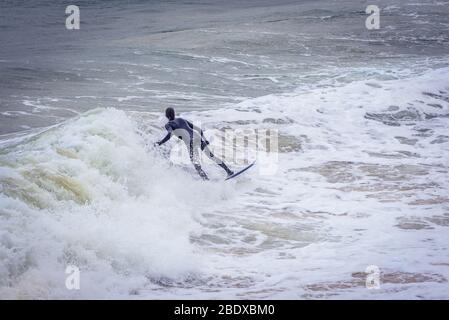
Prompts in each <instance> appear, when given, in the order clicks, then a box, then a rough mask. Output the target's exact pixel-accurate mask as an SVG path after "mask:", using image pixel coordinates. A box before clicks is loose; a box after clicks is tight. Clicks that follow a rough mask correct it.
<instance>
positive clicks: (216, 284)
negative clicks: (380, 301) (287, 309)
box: [0, 1, 449, 299]
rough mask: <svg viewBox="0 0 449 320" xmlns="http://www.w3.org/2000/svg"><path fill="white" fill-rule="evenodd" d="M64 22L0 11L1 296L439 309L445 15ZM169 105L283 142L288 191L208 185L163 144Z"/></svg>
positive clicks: (292, 7)
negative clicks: (404, 302) (371, 269)
mask: <svg viewBox="0 0 449 320" xmlns="http://www.w3.org/2000/svg"><path fill="white" fill-rule="evenodd" d="M67 4H68V3H66V2H65V1H60V2H58V3H57V4H54V3H52V2H50V1H36V2H32V4H31V3H28V2H25V1H24V2H17V1H14V2H9V1H3V2H2V3H1V4H0V8H1V10H0V17H1V19H0V21H1V22H0V36H1V38H2V42H3V43H7V44H8V45H6V46H1V47H0V72H1V74H2V77H1V79H0V113H1V114H0V124H1V125H0V134H2V140H1V142H0V143H1V144H0V147H1V149H0V221H1V223H0V257H1V259H0V297H1V298H108V297H124V298H137V299H141V298H191V299H193V298H215V299H216V298H245V299H248V298H262V299H264V298H289V299H297V298H374V299H377V298H413V299H414V298H447V297H448V295H447V292H448V289H449V285H448V278H449V271H448V266H449V255H448V246H447V244H448V243H449V241H448V240H449V239H448V238H449V233H448V230H447V228H448V226H449V198H448V191H449V186H448V181H449V179H448V177H449V175H448V170H449V169H448V160H447V159H448V149H449V145H448V142H449V126H448V117H449V82H448V80H449V76H448V74H449V57H448V56H447V52H448V49H449V41H448V40H449V39H448V35H449V32H448V29H449V23H448V20H447V17H448V16H449V15H448V14H449V9H448V8H449V3H448V2H444V1H428V2H420V3H415V2H412V1H396V2H391V1H388V2H387V1H381V2H379V4H378V5H379V7H380V8H381V29H380V30H378V31H368V30H366V29H365V27H364V23H365V21H364V20H365V18H366V14H365V12H364V10H365V6H366V5H365V4H363V3H358V2H355V1H339V2H338V3H335V2H331V1H285V2H279V3H276V5H274V4H270V3H269V2H268V1H266V2H264V1H259V2H257V3H252V4H251V5H249V4H248V5H244V4H241V3H239V2H229V3H227V4H226V5H224V4H219V3H215V2H210V1H198V2H188V3H187V2H181V1H180V2H178V1H173V2H166V1H164V2H159V1H152V2H142V1H128V2H119V1H108V2H106V1H81V2H79V4H78V5H79V6H80V8H81V16H82V22H81V30H79V31H67V30H65V29H64V9H65V6H66V5H67ZM166 106H174V107H175V108H176V109H177V110H179V111H180V112H181V113H182V114H183V116H185V117H187V118H189V119H191V120H192V121H196V122H201V123H202V124H203V125H204V127H205V128H206V129H207V130H209V132H212V129H217V130H216V132H220V130H224V129H229V128H232V129H276V130H278V132H279V154H278V160H279V162H278V163H277V167H278V170H277V173H276V174H275V175H268V176H267V175H261V174H259V171H260V169H261V168H260V166H259V167H255V168H254V169H253V170H252V171H250V172H251V173H250V172H248V174H246V175H245V176H244V177H242V178H241V179H236V180H234V181H229V182H228V183H221V182H220V180H221V178H222V177H223V173H222V172H221V171H220V169H219V168H216V166H214V165H213V164H212V163H209V162H205V169H206V170H207V172H208V173H209V174H210V175H211V177H212V178H213V179H212V181H210V182H202V181H199V180H198V179H197V178H196V177H195V176H194V175H192V171H191V168H190V166H189V165H185V166H182V165H178V164H176V163H172V162H171V161H169V159H167V156H166V155H167V153H168V151H169V150H170V149H171V148H173V147H175V143H174V142H173V143H170V144H168V145H167V146H165V147H164V148H162V149H154V148H153V147H152V143H153V142H154V141H156V140H157V139H159V138H160V137H161V136H162V134H163V131H162V129H161V125H162V124H163V119H162V118H161V111H163V110H164V108H165V107H166ZM206 133H207V131H206ZM218 140H219V139H216V140H215V142H214V141H213V143H212V145H213V146H214V147H217V143H218V142H217V141H218ZM226 160H228V161H230V159H226ZM68 264H74V265H77V266H79V267H80V269H81V275H82V278H81V279H82V288H81V290H79V291H76V292H75V291H69V290H67V289H66V288H65V285H64V284H65V277H66V274H65V273H64V271H65V267H66V265H68ZM370 265H376V266H378V267H379V268H380V270H381V277H380V280H381V287H380V289H378V290H368V289H366V286H365V279H366V274H365V271H366V267H367V266H370Z"/></svg>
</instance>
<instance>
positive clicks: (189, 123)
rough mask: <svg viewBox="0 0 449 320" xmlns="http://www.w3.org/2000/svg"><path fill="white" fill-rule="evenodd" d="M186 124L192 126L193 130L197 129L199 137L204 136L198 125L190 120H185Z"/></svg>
mask: <svg viewBox="0 0 449 320" xmlns="http://www.w3.org/2000/svg"><path fill="white" fill-rule="evenodd" d="M186 122H187V124H188V125H189V127H190V128H192V129H193V130H195V131H197V132H198V133H199V134H201V138H204V134H203V130H201V128H200V127H198V126H196V125H194V124H193V123H191V122H190V121H187V120H186Z"/></svg>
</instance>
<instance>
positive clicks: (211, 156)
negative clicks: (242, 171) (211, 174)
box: [201, 144, 234, 176]
mask: <svg viewBox="0 0 449 320" xmlns="http://www.w3.org/2000/svg"><path fill="white" fill-rule="evenodd" d="M201 149H202V150H203V151H204V153H205V154H206V156H207V157H208V158H209V159H211V160H212V161H214V162H215V163H216V164H218V165H219V166H220V167H222V168H223V170H224V171H226V173H227V174H228V176H231V175H233V174H234V172H233V171H232V170H231V169H229V168H228V166H227V165H226V164H225V163H224V162H223V160H221V159H220V158H217V157H216V156H215V155H214V154H213V153H212V151H210V149H209V147H208V146H207V145H206V144H203V145H202V146H201Z"/></svg>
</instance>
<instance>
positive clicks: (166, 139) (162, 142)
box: [157, 132, 171, 145]
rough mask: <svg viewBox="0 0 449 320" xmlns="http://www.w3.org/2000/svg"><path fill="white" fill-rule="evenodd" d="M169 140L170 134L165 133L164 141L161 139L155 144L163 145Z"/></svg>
mask: <svg viewBox="0 0 449 320" xmlns="http://www.w3.org/2000/svg"><path fill="white" fill-rule="evenodd" d="M170 138H171V132H169V133H167V135H166V136H165V137H164V139H162V140H161V141H159V142H158V143H157V144H158V145H161V144H164V143H166V142H167V141H168V140H170Z"/></svg>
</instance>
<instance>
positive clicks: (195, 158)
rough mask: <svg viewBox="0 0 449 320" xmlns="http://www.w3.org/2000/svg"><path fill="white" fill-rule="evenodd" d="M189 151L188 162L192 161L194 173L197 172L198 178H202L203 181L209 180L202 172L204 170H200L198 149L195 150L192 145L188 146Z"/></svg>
mask: <svg viewBox="0 0 449 320" xmlns="http://www.w3.org/2000/svg"><path fill="white" fill-rule="evenodd" d="M189 149H190V161H192V163H193V166H194V167H195V169H196V171H197V172H198V174H199V175H200V177H201V178H203V180H209V178H208V177H207V174H206V172H204V170H203V169H202V168H201V164H200V157H199V152H198V148H195V147H194V146H193V145H190V148H189Z"/></svg>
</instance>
